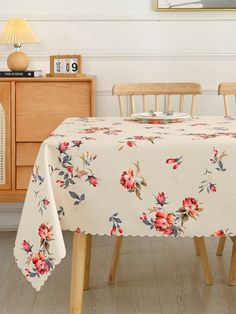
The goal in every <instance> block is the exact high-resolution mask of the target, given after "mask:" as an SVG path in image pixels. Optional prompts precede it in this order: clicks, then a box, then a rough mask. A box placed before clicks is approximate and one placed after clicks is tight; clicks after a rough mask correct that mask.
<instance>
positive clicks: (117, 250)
mask: <svg viewBox="0 0 236 314" xmlns="http://www.w3.org/2000/svg"><path fill="white" fill-rule="evenodd" d="M122 241H123V236H119V237H116V240H115V247H114V249H113V253H112V261H111V268H110V273H109V278H108V283H109V284H110V285H112V284H114V283H115V280H116V273H117V269H118V263H119V258H120V251H121V246H122Z"/></svg>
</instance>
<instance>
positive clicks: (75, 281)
mask: <svg viewBox="0 0 236 314" xmlns="http://www.w3.org/2000/svg"><path fill="white" fill-rule="evenodd" d="M87 237H88V236H87V235H86V234H84V233H77V232H76V231H75V232H74V233H73V243H72V269H71V290H70V314H82V311H83V287H84V276H85V261H86V245H87Z"/></svg>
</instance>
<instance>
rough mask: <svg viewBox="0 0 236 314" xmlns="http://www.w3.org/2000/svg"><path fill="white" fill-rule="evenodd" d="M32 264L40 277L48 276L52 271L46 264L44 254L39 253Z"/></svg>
mask: <svg viewBox="0 0 236 314" xmlns="http://www.w3.org/2000/svg"><path fill="white" fill-rule="evenodd" d="M32 262H33V264H34V266H35V268H36V271H37V273H39V274H40V275H44V274H47V273H48V272H49V270H50V267H49V265H48V264H47V262H46V259H45V256H44V254H43V252H38V253H37V254H35V255H34V256H33V258H32Z"/></svg>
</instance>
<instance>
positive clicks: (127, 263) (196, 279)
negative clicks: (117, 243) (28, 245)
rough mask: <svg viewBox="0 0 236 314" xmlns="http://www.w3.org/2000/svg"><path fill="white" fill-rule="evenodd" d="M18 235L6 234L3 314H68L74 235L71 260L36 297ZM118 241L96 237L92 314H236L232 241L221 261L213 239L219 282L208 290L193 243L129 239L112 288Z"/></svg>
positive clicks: (1, 258)
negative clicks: (230, 277)
mask: <svg viewBox="0 0 236 314" xmlns="http://www.w3.org/2000/svg"><path fill="white" fill-rule="evenodd" d="M14 241H15V233H14V232H0V314H43V313H47V314H67V313H68V300H69V287H70V263H71V234H70V233H69V232H68V233H65V241H66V247H67V257H66V258H65V259H64V260H63V261H62V263H61V264H60V265H59V266H57V268H56V270H55V271H54V272H53V274H52V275H51V276H50V278H49V280H48V282H47V283H46V284H45V286H44V287H43V288H42V289H41V291H40V292H39V293H36V292H35V290H34V289H33V288H31V286H30V285H29V283H28V282H27V281H26V280H25V278H24V277H23V275H22V274H21V272H20V271H19V269H18V268H17V267H16V264H15V261H14V259H13V255H12V250H13V246H14ZM113 243H114V239H113V238H110V237H94V242H93V251H92V258H93V261H94V262H93V263H92V273H91V289H90V290H89V291H86V292H85V293H84V313H86V314H88V313H89V314H93V313H97V314H118V313H119V314H135V313H143V314H151V313H153V314H154V313H155V314H159V313H160V314H177V313H185V314H195V313H196V314H203V313H206V314H211V313H212V314H213V313H214V314H236V287H229V286H227V285H226V278H227V274H228V268H229V262H230V250H231V245H232V243H231V241H230V240H229V241H227V244H226V249H225V254H224V256H223V257H216V256H215V249H216V239H213V238H210V239H207V241H206V244H207V248H208V252H209V259H210V262H211V265H212V271H213V275H214V278H215V284H214V285H213V286H206V285H205V284H204V280H203V275H202V271H201V267H200V263H199V257H197V256H195V255H194V249H193V243H192V240H191V239H189V238H187V239H173V238H169V239H167V238H131V237H129V238H125V239H124V242H123V243H124V245H123V248H122V253H121V259H120V268H119V272H118V282H117V284H116V285H115V286H108V285H107V283H106V282H107V276H108V271H109V264H110V259H111V252H112V246H113Z"/></svg>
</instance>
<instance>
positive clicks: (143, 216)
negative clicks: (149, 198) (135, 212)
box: [139, 213, 147, 221]
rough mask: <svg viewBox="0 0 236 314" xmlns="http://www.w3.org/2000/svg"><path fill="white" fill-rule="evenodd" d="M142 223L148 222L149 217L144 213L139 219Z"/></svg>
mask: <svg viewBox="0 0 236 314" xmlns="http://www.w3.org/2000/svg"><path fill="white" fill-rule="evenodd" d="M139 218H140V219H141V220H142V221H144V220H147V215H146V214H145V213H142V216H141V217H139Z"/></svg>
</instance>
